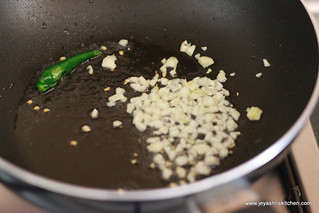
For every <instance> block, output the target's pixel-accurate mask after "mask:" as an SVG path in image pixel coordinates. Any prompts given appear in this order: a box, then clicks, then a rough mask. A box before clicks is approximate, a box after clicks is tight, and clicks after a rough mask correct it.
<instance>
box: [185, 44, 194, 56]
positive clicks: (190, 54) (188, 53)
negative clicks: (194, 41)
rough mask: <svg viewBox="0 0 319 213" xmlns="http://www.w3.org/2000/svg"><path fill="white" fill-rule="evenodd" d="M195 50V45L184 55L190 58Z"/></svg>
mask: <svg viewBox="0 0 319 213" xmlns="http://www.w3.org/2000/svg"><path fill="white" fill-rule="evenodd" d="M195 48H196V46H195V45H192V46H190V47H189V48H188V49H187V50H186V51H185V53H186V54H187V55H189V56H192V55H193V53H194V51H195Z"/></svg>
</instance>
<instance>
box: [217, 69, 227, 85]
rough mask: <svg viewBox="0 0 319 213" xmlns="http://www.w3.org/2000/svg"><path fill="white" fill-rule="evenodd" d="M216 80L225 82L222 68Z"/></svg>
mask: <svg viewBox="0 0 319 213" xmlns="http://www.w3.org/2000/svg"><path fill="white" fill-rule="evenodd" d="M217 80H218V81H219V82H226V81H227V78H226V73H225V72H224V71H223V70H220V71H219V73H218V75H217Z"/></svg>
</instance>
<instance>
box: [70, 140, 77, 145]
mask: <svg viewBox="0 0 319 213" xmlns="http://www.w3.org/2000/svg"><path fill="white" fill-rule="evenodd" d="M69 144H70V146H77V145H78V142H77V141H76V140H71V141H70V142H69Z"/></svg>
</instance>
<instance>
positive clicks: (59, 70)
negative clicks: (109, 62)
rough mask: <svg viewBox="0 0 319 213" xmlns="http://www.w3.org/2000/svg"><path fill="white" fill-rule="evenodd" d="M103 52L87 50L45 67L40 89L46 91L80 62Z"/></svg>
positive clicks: (38, 84) (39, 84) (38, 85)
mask: <svg viewBox="0 0 319 213" xmlns="http://www.w3.org/2000/svg"><path fill="white" fill-rule="evenodd" d="M101 54H102V52H101V51H99V50H92V51H87V52H83V53H79V54H76V55H74V56H71V57H70V58H67V59H65V60H63V61H60V62H58V63H56V64H54V65H52V66H50V67H47V68H45V69H44V72H43V74H42V76H41V77H40V79H39V81H38V83H37V87H38V89H39V90H40V91H41V92H45V91H47V90H48V89H51V88H53V87H55V85H57V83H58V82H59V81H60V79H61V78H62V77H63V76H65V75H67V74H69V73H70V72H71V71H72V70H74V69H75V68H76V67H77V66H78V65H79V64H81V63H82V62H84V61H86V60H88V59H90V58H93V57H96V56H99V55H101Z"/></svg>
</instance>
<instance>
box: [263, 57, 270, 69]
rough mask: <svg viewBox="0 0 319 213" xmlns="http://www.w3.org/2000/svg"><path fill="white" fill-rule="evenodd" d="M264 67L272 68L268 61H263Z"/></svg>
mask: <svg viewBox="0 0 319 213" xmlns="http://www.w3.org/2000/svg"><path fill="white" fill-rule="evenodd" d="M263 63H264V67H270V63H269V61H268V60H267V59H265V58H264V59H263Z"/></svg>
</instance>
